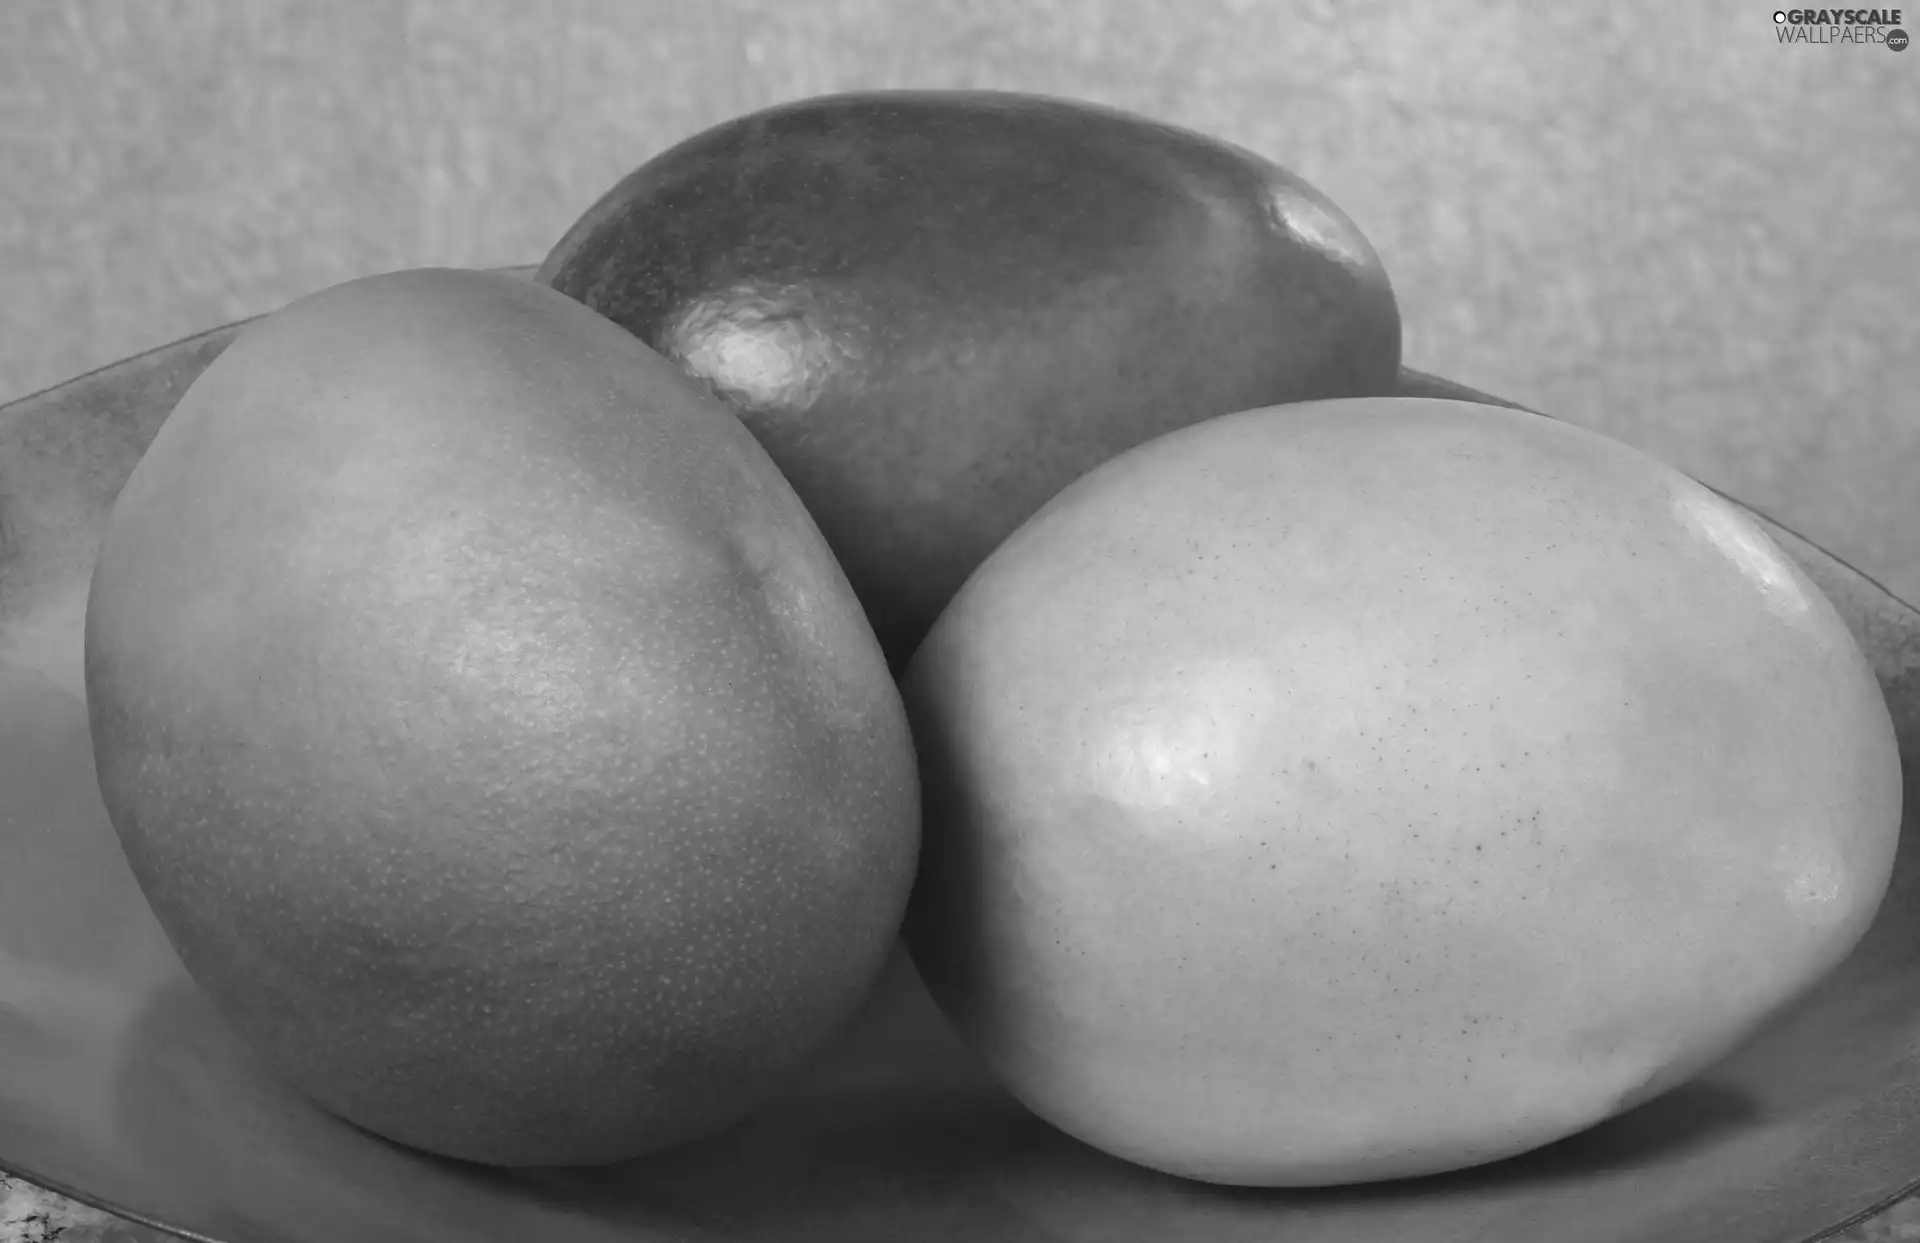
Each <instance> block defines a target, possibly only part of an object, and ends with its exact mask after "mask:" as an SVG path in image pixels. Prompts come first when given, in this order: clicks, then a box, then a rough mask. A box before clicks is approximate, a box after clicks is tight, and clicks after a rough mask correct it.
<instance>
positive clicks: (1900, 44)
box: [1887, 26, 1907, 52]
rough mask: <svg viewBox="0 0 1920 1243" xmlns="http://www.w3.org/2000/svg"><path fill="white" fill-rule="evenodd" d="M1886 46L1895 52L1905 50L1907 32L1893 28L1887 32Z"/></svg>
mask: <svg viewBox="0 0 1920 1243" xmlns="http://www.w3.org/2000/svg"><path fill="white" fill-rule="evenodd" d="M1887 46H1888V47H1890V48H1892V49H1893V50H1894V51H1896V52H1904V51H1906V50H1907V32H1906V31H1904V30H1902V29H1900V28H1899V27H1898V26H1895V27H1894V28H1893V29H1892V30H1889V31H1888V32H1887Z"/></svg>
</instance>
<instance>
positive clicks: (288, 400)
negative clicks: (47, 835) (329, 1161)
mask: <svg viewBox="0 0 1920 1243" xmlns="http://www.w3.org/2000/svg"><path fill="white" fill-rule="evenodd" d="M86 688H87V697H88V710H89V717H90V723H91V728H92V736H93V744H94V760H95V765H96V769H97V772H98V776H99V783H100V791H101V794H102V796H103V798H104V800H105V803H106V807H107V810H108V813H109V815H110V817H111V819H112V822H113V825H114V828H115V829H116V830H117V832H118V834H119V836H120V840H121V842H122V844H123V846H124V847H125V851H126V855H127V859H128V861H129V863H130V864H131V865H132V867H133V870H134V873H135V876H136V878H137V880H138V881H139V884H140V886H141V888H142V890H143V891H144V893H145V895H146V897H147V899H148V901H149V902H150V904H151V905H152V907H153V911H154V914H155V915H156V916H157V917H158V919H159V921H160V923H161V925H162V927H163V928H164V930H165V931H166V933H167V935H168V936H169V938H170V939H171V940H172V942H173V944H174V946H175V947H176V949H177V950H178V951H179V954H180V957H181V959H182V961H183V963H184V964H185V966H186V968H187V970H188V971H189V973H190V974H191V975H192V977H193V979H194V980H195V981H196V982H197V983H198V984H199V985H200V986H201V988H202V989H203V990H204V991H205V992H206V993H207V994H208V995H209V997H210V998H211V1000H212V1001H213V1002H214V1003H215V1005H216V1007H217V1008H218V1009H219V1010H220V1011H221V1012H222V1013H223V1014H224V1015H225V1016H226V1018H227V1019H228V1020H230V1021H231V1023H232V1024H233V1026H234V1027H235V1028H236V1029H237V1030H238V1032H239V1033H240V1034H241V1035H242V1036H243V1037H244V1038H245V1039H246V1040H247V1041H248V1042H249V1043H250V1044H251V1045H252V1046H253V1047H254V1048H255V1049H256V1050H257V1051H258V1052H259V1053H260V1054H261V1055H262V1057H263V1059H264V1060H265V1061H266V1063H267V1064H268V1065H269V1066H270V1067H271V1068H272V1069H273V1070H274V1071H276V1072H278V1073H279V1074H280V1075H281V1076H282V1077H284V1078H285V1079H286V1080H287V1081H289V1082H290V1083H291V1084H292V1085H294V1086H295V1087H297V1088H298V1089H300V1090H301V1091H303V1092H304V1093H306V1094H307V1095H308V1096H310V1097H312V1098H313V1099H314V1100H316V1101H317V1102H319V1103H320V1104H321V1105H322V1106H324V1107H326V1108H327V1109H329V1110H331V1111H333V1112H334V1113H336V1114H338V1115H340V1116H342V1117H344V1118H346V1119H348V1120H349V1121H351V1122H354V1123H356V1124H358V1125H359V1126H361V1127H364V1128H366V1129H368V1130H371V1131H373V1132H376V1133H378V1134H380V1135H383V1136H386V1137H387V1138H389V1139H393V1140H396V1141H399V1142H401V1143H404V1144H408V1145H411V1146H413V1147H416V1148H421V1149H425V1150H429V1151H432V1152H436V1153H440V1154H443V1155H448V1156H453V1157H457V1158H461V1159H465V1160H469V1161H475V1162H483V1163H488V1164H494V1165H505V1166H529V1165H533V1166H546V1165H575V1164H597V1163H601V1162H607V1161H613V1160H619V1159H623V1158H628V1157H633V1156H638V1155H641V1154H643V1153H646V1152H650V1151H653V1150H656V1149H658V1148H661V1147H665V1146H667V1145H670V1144H674V1143H679V1142H683V1141H686V1140H689V1139H692V1138H696V1137H698V1136H701V1135H705V1134H710V1133H712V1132H715V1131H717V1130H720V1129H723V1128H724V1127H725V1126H727V1125H728V1124H730V1123H731V1122H732V1121H734V1120H735V1119H737V1118H739V1117H741V1116H743V1115H744V1114H745V1113H746V1112H748V1111H749V1110H750V1109H751V1108H752V1107H753V1106H754V1105H755V1104H757V1103H758V1102H760V1101H761V1100H763V1099H765V1098H766V1097H767V1096H768V1095H769V1094H771V1093H772V1092H774V1091H777V1090H779V1088H780V1086H781V1085H782V1084H784V1083H785V1082H786V1081H787V1080H788V1079H789V1078H790V1077H791V1076H792V1075H793V1074H795V1073H797V1071H798V1070H799V1068H801V1067H802V1066H803V1065H804V1064H805V1063H806V1062H807V1061H808V1059H809V1058H810V1057H811V1056H812V1054H813V1052H814V1051H815V1050H816V1049H817V1048H818V1047H819V1046H820V1045H821V1044H822V1043H823V1042H824V1041H825V1040H827V1039H828V1038H829V1037H830V1036H831V1035H832V1034H833V1033H834V1032H835V1031H837V1030H838V1029H839V1027H840V1026H841V1024H842V1023H843V1022H844V1021H845V1019H846V1018H847V1017H848V1016H849V1015H850V1014H851V1013H852V1011H853V1010H854V1009H855V1007H856V1006H857V1005H858V1003H859V1002H860V1000H861V999H862V997H863V996H864V995H865V994H866V993H867V991H868V990H869V988H870V987H871V985H872V983H873V981H874V980H875V979H877V977H878V973H879V971H880V969H881V967H882V965H883V963H884V960H885V957H886V955H887V952H888V949H889V947H890V946H891V945H892V943H893V942H894V940H895V938H896V935H897V931H898V926H899V920H900V915H901V912H902V909H903V907H904V905H905V901H906V897H907V893H908V891H909V887H910V884H911V878H912V874H913V868H914V862H915V856H916V850H917V846H918V810H917V802H916V800H917V784H916V778H915V775H914V766H913V753H912V745H911V740H910V738H909V736H908V734H907V730H906V723H905V719H904V715H903V712H902V709H901V706H900V702H899V698H898V692H897V690H896V689H895V687H894V684H893V682H892V680H891V678H890V676H889V674H888V671H887V669H886V666H885V662H884V660H883V659H882V657H881V655H880V651H879V647H878V645H877V643H876V642H875V640H874V638H873V634H872V631H871V629H870V628H869V627H868V625H867V623H866V621H865V619H864V617H863V616H862V615H861V612H860V610H859V607H858V604H857V602H856V601H855V599H854V598H853V595H852V593H851V590H850V589H849V588H848V586H847V584H846V581H845V579H844V577H843V576H842V575H841V574H840V572H839V570H838V568H837V567H836V566H835V564H834V561H833V558H832V556H831V554H830V552H829V551H828V549H827V547H826V544H825V542H824V541H823V540H822V539H821V537H820V535H819V532H818V530H817V529H816V528H815V527H814V526H813V524H812V522H811V520H810V519H809V518H808V517H807V515H806V512H805V510H804V509H803V508H802V507H801V505H800V503H799V501H798V500H797V498H795V497H794V495H793V493H792V490H791V489H790V488H789V487H788V486H787V485H786V483H785V482H784V481H783V480H782V479H781V478H780V475H779V473H778V471H777V469H776V468H775V467H774V465H773V464H772V463H771V462H770V461H768V460H767V458H766V455H765V453H764V452H763V451H762V450H761V449H760V447H759V445H758V444H757V443H756V442H755V441H754V440H753V438H752V437H751V436H750V435H749V434H748V433H747V432H746V431H745V429H744V428H742V427H741V426H740V424H739V422H738V420H736V419H734V418H733V416H732V415H731V414H729V413H728V412H727V411H726V410H725V408H724V407H722V406H721V405H719V403H717V402H714V401H712V399H711V398H710V397H708V396H706V395H705V394H703V393H700V392H698V391H697V390H696V389H695V388H694V387H693V386H691V385H690V384H689V383H688V382H687V381H686V379H685V377H684V376H683V375H682V374H681V373H680V372H679V371H678V370H677V369H676V368H675V367H673V365H672V364H671V363H668V362H667V361H666V360H664V359H661V358H660V357H659V356H657V355H655V354H654V353H652V352H651V351H649V350H647V349H646V348H645V347H644V346H642V345H641V344H640V343H639V342H637V341H635V340H634V339H633V338H632V337H631V336H629V335H628V334H626V333H624V332H622V331H620V330H619V329H617V328H615V327H614V326H613V325H612V324H609V323H608V322H607V321H605V320H604V319H602V318H600V317H599V316H596V315H594V314H592V313H591V312H589V311H587V310H586V309H585V308H584V307H581V306H580V305H579V304H578V303H575V302H572V301H570V300H569V299H566V298H564V297H561V296H560V295H558V294H556V293H554V292H553V291H551V290H548V289H545V288H542V287H540V286H538V285H535V284H533V283H531V282H529V281H525V280H519V279H514V278H511V277H507V276H503V275H494V274H487V273H477V272H453V271H435V270H423V271H412V272H400V273H393V274H389V275H384V276H377V277H372V278H368V279H365V280H359V281H353V282H349V283H347V284H345V285H341V286H337V287H335V288H333V289H330V290H327V291H324V292H321V293H319V294H316V295H314V296H312V297H309V298H305V299H302V300H300V301H298V302H296V303H294V304H292V305H291V306H289V307H287V308H286V309H284V310H281V311H279V312H277V313H276V314H274V315H272V316H270V317H268V318H267V319H266V320H264V321H263V322H261V323H260V324H259V325H258V326H256V327H253V328H251V329H249V330H248V331H247V332H246V333H245V334H244V335H243V336H242V337H241V338H240V339H239V340H238V341H236V342H235V344H234V345H233V346H232V347H230V348H229V349H228V350H227V352H226V353H225V354H223V355H222V356H221V357H220V358H219V359H218V360H217V361H216V362H215V363H214V365H213V366H212V367H211V368H209V369H208V371H207V372H206V374H205V375H204V376H202V377H201V378H200V379H199V380H198V381H197V382H196V383H195V384H194V385H193V387H192V388H191V389H190V390H189V391H188V392H187V393H186V395H185V396H184V397H183V398H182V400H181V401H180V403H179V405H178V407H177V408H176V409H175V411H174V412H173V414H172V415H171V416H170V417H169V418H168V420H167V422H166V423H165V424H164V425H163V426H162V428H161V429H160V432H159V434H158V436H157V437H156V438H155V439H154V441H153V444H152V447H151V448H150V449H149V450H148V452H147V453H146V455H145V457H143V458H142V459H141V461H140V462H139V464H138V465H137V467H136V468H135V470H134V472H133V474H132V477H131V479H130V480H129V481H128V483H127V485H126V488H125V490H124V492H123V493H122V494H121V495H120V497H119V499H118V501H117V503H116V504H115V506H114V508H113V511H112V515H111V519H110V522H109V526H108V529H107V531H106V534H105V537H104V539H103V542H102V544H101V547H100V552H99V561H98V565H97V567H96V570H95V575H94V579H93V584H92V593H91V596H90V599H89V602H88V611H87V627H86Z"/></svg>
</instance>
